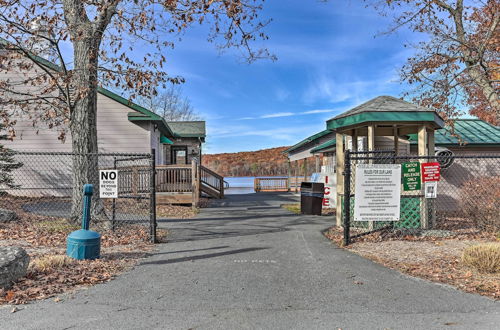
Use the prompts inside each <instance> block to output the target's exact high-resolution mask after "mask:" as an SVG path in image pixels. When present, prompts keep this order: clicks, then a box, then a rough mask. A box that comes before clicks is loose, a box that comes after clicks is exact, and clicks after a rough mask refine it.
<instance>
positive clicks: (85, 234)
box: [68, 229, 101, 240]
mask: <svg viewBox="0 0 500 330" xmlns="http://www.w3.org/2000/svg"><path fill="white" fill-rule="evenodd" d="M99 238H101V234H99V233H97V232H95V231H93V230H85V229H79V230H75V231H74V232H72V233H71V234H69V235H68V239H74V240H95V239H99Z"/></svg>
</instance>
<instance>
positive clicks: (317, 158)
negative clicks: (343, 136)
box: [315, 155, 321, 173]
mask: <svg viewBox="0 0 500 330" xmlns="http://www.w3.org/2000/svg"><path fill="white" fill-rule="evenodd" d="M315 158H316V159H315V160H316V168H315V171H316V173H319V172H321V164H320V163H319V161H320V159H319V155H316V156H315Z"/></svg>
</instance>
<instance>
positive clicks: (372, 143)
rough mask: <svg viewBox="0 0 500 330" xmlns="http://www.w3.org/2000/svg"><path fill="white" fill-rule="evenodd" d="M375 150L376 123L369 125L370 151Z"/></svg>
mask: <svg viewBox="0 0 500 330" xmlns="http://www.w3.org/2000/svg"><path fill="white" fill-rule="evenodd" d="M374 150H375V125H370V126H368V151H374Z"/></svg>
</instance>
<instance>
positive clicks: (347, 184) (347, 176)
mask: <svg viewBox="0 0 500 330" xmlns="http://www.w3.org/2000/svg"><path fill="white" fill-rule="evenodd" d="M344 159H345V161H344V245H345V246H347V245H349V243H350V231H349V230H350V226H351V219H350V217H351V152H350V151H349V150H346V152H345V156H344Z"/></svg>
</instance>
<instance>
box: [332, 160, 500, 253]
mask: <svg viewBox="0 0 500 330" xmlns="http://www.w3.org/2000/svg"><path fill="white" fill-rule="evenodd" d="M436 162H437V163H439V164H440V178H439V181H438V182H437V183H436V186H431V185H426V184H424V182H422V179H421V177H422V176H423V173H419V174H417V175H416V176H415V178H417V179H416V180H413V181H412V182H410V183H408V181H407V180H405V176H406V177H410V176H411V174H410V175H408V174H406V175H405V172H406V173H407V172H408V171H407V170H405V169H407V168H409V167H414V168H416V167H418V170H417V169H416V170H415V171H416V172H421V163H436ZM361 164H399V165H400V166H401V169H402V175H401V192H400V196H399V203H400V204H399V207H400V214H399V217H398V219H397V221H392V220H394V219H391V221H383V217H382V219H379V220H382V221H356V219H354V214H355V204H356V178H357V175H356V174H357V173H356V171H359V169H360V168H361V167H360V166H359V165H361ZM412 164H413V165H412ZM362 166H366V165H362ZM368 166H372V165H368ZM382 167H383V166H380V168H382ZM410 180H412V179H410ZM375 186H376V185H375ZM375 189H377V188H375ZM426 189H427V190H428V191H426ZM345 196H349V198H346V197H345ZM346 210H349V212H347V211H346ZM341 212H342V215H343V226H344V243H345V244H349V243H350V242H351V241H352V240H353V239H356V238H358V237H361V236H364V235H368V234H371V233H374V232H384V233H385V234H386V236H388V237H395V236H404V235H407V234H412V233H418V232H422V231H423V230H430V229H434V230H447V229H457V228H468V227H469V228H475V229H477V230H498V228H500V155H452V154H449V155H444V156H416V155H397V156H396V155H395V153H394V151H372V152H352V151H346V154H345V171H344V194H343V195H342V205H341Z"/></svg>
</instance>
